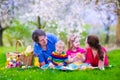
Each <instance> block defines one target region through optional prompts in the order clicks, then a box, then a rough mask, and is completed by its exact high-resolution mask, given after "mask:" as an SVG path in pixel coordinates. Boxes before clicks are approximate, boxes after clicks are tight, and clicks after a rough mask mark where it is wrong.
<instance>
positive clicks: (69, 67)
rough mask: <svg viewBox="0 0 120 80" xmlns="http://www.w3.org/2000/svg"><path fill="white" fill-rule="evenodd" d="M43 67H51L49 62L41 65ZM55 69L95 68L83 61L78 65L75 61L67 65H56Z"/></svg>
mask: <svg viewBox="0 0 120 80" xmlns="http://www.w3.org/2000/svg"><path fill="white" fill-rule="evenodd" d="M41 69H50V67H49V64H45V65H44V66H42V67H41ZM53 69H57V70H85V69H93V68H92V66H91V65H90V64H87V63H82V64H80V65H76V64H74V63H71V64H68V65H67V66H55V67H54V68H53Z"/></svg>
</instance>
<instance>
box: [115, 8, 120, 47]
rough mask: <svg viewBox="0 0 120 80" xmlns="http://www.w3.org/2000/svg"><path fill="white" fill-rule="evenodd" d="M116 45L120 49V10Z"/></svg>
mask: <svg viewBox="0 0 120 80" xmlns="http://www.w3.org/2000/svg"><path fill="white" fill-rule="evenodd" d="M116 44H117V46H119V47H120V10H118V22H117V26H116Z"/></svg>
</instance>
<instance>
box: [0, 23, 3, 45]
mask: <svg viewBox="0 0 120 80" xmlns="http://www.w3.org/2000/svg"><path fill="white" fill-rule="evenodd" d="M2 35H3V29H2V26H1V24H0V46H3V41H2V39H3V36H2Z"/></svg>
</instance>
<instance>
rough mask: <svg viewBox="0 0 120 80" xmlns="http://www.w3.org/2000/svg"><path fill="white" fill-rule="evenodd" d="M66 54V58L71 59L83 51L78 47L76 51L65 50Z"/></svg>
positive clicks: (83, 51)
mask: <svg viewBox="0 0 120 80" xmlns="http://www.w3.org/2000/svg"><path fill="white" fill-rule="evenodd" d="M66 53H67V55H68V56H70V57H71V58H73V57H75V56H76V54H77V53H81V54H83V53H85V50H84V49H82V48H80V47H78V48H77V50H76V51H72V50H70V49H69V50H67V52H66Z"/></svg>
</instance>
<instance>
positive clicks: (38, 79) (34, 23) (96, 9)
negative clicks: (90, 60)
mask: <svg viewBox="0 0 120 80" xmlns="http://www.w3.org/2000/svg"><path fill="white" fill-rule="evenodd" d="M35 29H42V30H44V31H45V32H47V33H54V34H55V35H57V36H58V37H59V38H60V39H61V40H63V41H64V42H65V43H66V45H67V38H68V35H69V34H72V33H75V34H76V35H78V36H79V38H80V44H81V46H82V47H84V41H85V38H86V37H87V36H88V35H89V34H94V35H97V36H98V37H99V38H100V42H101V43H100V44H101V45H104V46H105V47H106V48H107V51H108V57H109V62H110V64H111V65H112V67H111V68H106V70H105V71H100V70H92V71H91V70H85V71H72V72H71V71H70V72H69V71H66V72H64V71H58V70H45V71H43V70H40V69H38V68H35V67H33V68H30V69H25V70H23V69H19V68H15V69H6V68H5V62H6V56H5V54H6V53H7V52H10V51H15V43H16V41H17V40H22V41H23V43H24V46H25V47H26V46H28V45H32V46H33V44H34V42H33V40H32V38H31V35H32V32H33V31H34V30H35ZM119 56H120V0H0V79H1V80H16V79H18V77H19V79H20V80H29V79H33V80H46V79H50V80H71V79H75V80H78V79H82V80H91V79H93V80H104V79H108V80H119V79H120V77H119V75H120V74H119V72H120V71H119V69H120V60H119ZM33 73H34V74H33Z"/></svg>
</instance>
